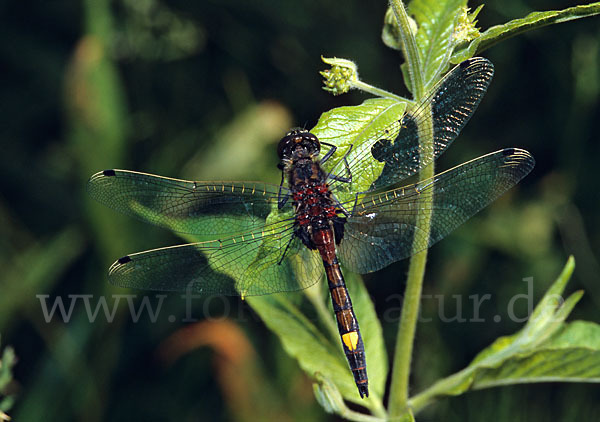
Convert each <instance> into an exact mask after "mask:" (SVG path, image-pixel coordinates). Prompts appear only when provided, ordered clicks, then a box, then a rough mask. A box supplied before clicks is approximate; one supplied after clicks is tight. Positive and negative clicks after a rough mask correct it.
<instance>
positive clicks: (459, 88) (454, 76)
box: [324, 57, 494, 196]
mask: <svg viewBox="0 0 600 422" xmlns="http://www.w3.org/2000/svg"><path fill="white" fill-rule="evenodd" d="M493 74H494V67H493V65H492V63H491V62H490V61H489V60H487V59H484V58H481V57H475V58H472V59H469V60H466V61H464V62H462V63H461V64H459V65H457V66H456V67H454V68H453V69H452V70H451V71H450V72H448V73H447V74H446V75H445V76H444V78H443V79H442V80H441V81H440V82H439V83H438V84H437V85H436V86H435V87H434V88H433V89H432V90H431V92H430V94H429V95H428V96H427V97H426V98H424V99H423V100H422V101H421V102H419V103H418V104H414V105H413V106H409V107H408V109H407V111H406V113H405V114H404V115H403V116H398V118H397V119H395V120H393V121H392V123H390V124H388V125H387V126H385V127H382V128H380V129H378V130H377V131H376V132H375V133H374V134H373V135H372V136H370V137H369V138H368V139H367V140H366V141H365V142H362V143H361V145H353V149H352V151H350V153H349V154H348V157H347V161H348V167H349V170H350V173H351V174H352V178H353V180H357V178H360V177H362V176H363V173H364V172H365V171H366V169H368V167H365V165H364V162H365V160H370V161H367V162H371V161H372V160H377V161H378V162H380V163H382V164H383V165H384V167H383V171H382V172H381V174H380V175H379V177H378V178H377V179H376V180H374V181H373V182H372V184H371V188H370V189H369V190H377V189H381V188H385V187H386V186H388V185H392V184H395V183H398V182H400V181H401V180H403V179H405V178H407V177H409V176H412V175H414V174H416V173H417V172H418V171H419V170H420V169H421V168H423V167H425V166H427V165H429V164H430V163H431V162H432V161H433V160H435V159H436V158H437V157H439V156H440V154H442V153H443V152H444V151H445V150H446V148H447V147H448V146H449V145H450V144H451V143H452V141H454V139H455V138H456V137H457V136H458V134H459V133H460V131H461V130H462V128H463V127H464V126H465V124H466V123H467V122H468V120H469V119H470V118H471V116H472V115H473V113H474V111H475V109H476V108H477V106H478V105H479V103H480V102H481V99H482V98H483V96H484V95H485V93H486V91H487V89H488V86H489V84H490V82H491V80H492V76H493ZM429 119H431V122H432V123H433V143H427V145H430V147H425V146H422V145H421V144H420V142H419V139H420V136H419V128H423V127H427V122H428V121H429ZM324 168H325V169H326V170H327V171H329V172H330V173H331V174H334V175H342V176H343V175H346V174H347V173H348V171H347V170H346V165H345V163H344V162H343V160H337V161H335V162H334V164H333V165H332V167H331V168H330V167H329V166H328V164H327V163H324ZM369 170H370V169H369ZM330 184H331V186H332V189H333V190H334V191H335V190H340V191H347V190H348V185H344V183H343V182H340V181H336V180H331V182H330ZM340 196H341V195H340Z"/></svg>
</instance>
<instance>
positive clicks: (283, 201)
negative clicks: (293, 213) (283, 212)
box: [277, 170, 290, 209]
mask: <svg viewBox="0 0 600 422" xmlns="http://www.w3.org/2000/svg"><path fill="white" fill-rule="evenodd" d="M284 181H285V172H284V171H283V170H282V171H281V183H279V193H278V194H277V208H278V209H282V208H283V206H284V205H285V204H286V202H287V201H288V199H289V197H290V193H289V192H286V194H285V195H283V194H282V193H281V189H282V188H283V182H284Z"/></svg>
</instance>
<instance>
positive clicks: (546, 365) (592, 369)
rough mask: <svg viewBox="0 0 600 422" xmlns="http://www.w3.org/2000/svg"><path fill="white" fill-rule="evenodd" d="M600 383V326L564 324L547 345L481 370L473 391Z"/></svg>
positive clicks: (582, 322)
mask: <svg viewBox="0 0 600 422" xmlns="http://www.w3.org/2000/svg"><path fill="white" fill-rule="evenodd" d="M557 381H558V382H600V326H599V325H597V324H594V323H591V322H586V321H575V322H572V323H570V324H564V325H563V326H562V327H561V329H560V330H559V331H558V332H557V333H556V334H555V335H554V336H553V337H552V338H551V339H550V340H549V341H548V342H546V343H543V344H541V345H540V346H538V347H537V348H536V349H535V350H532V351H531V352H529V353H527V352H525V353H518V354H516V353H515V354H514V355H512V356H511V357H510V359H507V360H506V361H504V362H503V363H502V365H500V366H498V367H496V368H486V369H485V370H482V371H480V372H479V373H478V374H477V376H476V377H475V379H474V381H473V385H472V388H473V389H476V390H477V389H482V388H488V387H494V386H498V385H507V384H523V383H533V382H557Z"/></svg>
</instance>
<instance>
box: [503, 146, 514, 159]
mask: <svg viewBox="0 0 600 422" xmlns="http://www.w3.org/2000/svg"><path fill="white" fill-rule="evenodd" d="M514 153H515V149H514V148H504V150H502V154H503V155H504V156H505V157H507V156H509V155H513V154H514Z"/></svg>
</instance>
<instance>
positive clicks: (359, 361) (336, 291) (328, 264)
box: [312, 228, 369, 398]
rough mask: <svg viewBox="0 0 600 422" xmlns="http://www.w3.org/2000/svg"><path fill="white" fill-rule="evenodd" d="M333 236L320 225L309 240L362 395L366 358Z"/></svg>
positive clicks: (366, 391) (366, 392) (366, 381)
mask: <svg viewBox="0 0 600 422" xmlns="http://www.w3.org/2000/svg"><path fill="white" fill-rule="evenodd" d="M334 239H335V236H334V234H333V230H332V229H330V228H323V229H320V230H316V231H314V232H313V235H312V241H313V243H314V244H315V246H316V248H317V250H318V251H319V254H320V255H321V258H322V259H323V265H324V266H325V274H326V275H327V283H328V285H329V292H330V293H331V303H332V305H333V311H334V312H335V317H336V320H337V326H338V331H339V333H340V337H341V339H342V347H343V349H344V354H345V355H346V359H347V360H348V364H349V365H350V370H351V371H352V375H353V376H354V382H356V386H357V387H358V392H359V393H360V396H361V398H362V397H364V396H367V397H368V396H369V379H368V377H367V361H366V357H365V346H364V343H363V340H362V336H361V335H360V328H359V326H358V321H357V319H356V315H355V314H354V309H353V308H352V301H351V300H350V295H349V294H348V289H347V288H346V282H345V281H344V276H343V275H342V271H341V269H340V264H339V262H338V259H337V256H336V253H335V240H334Z"/></svg>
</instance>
